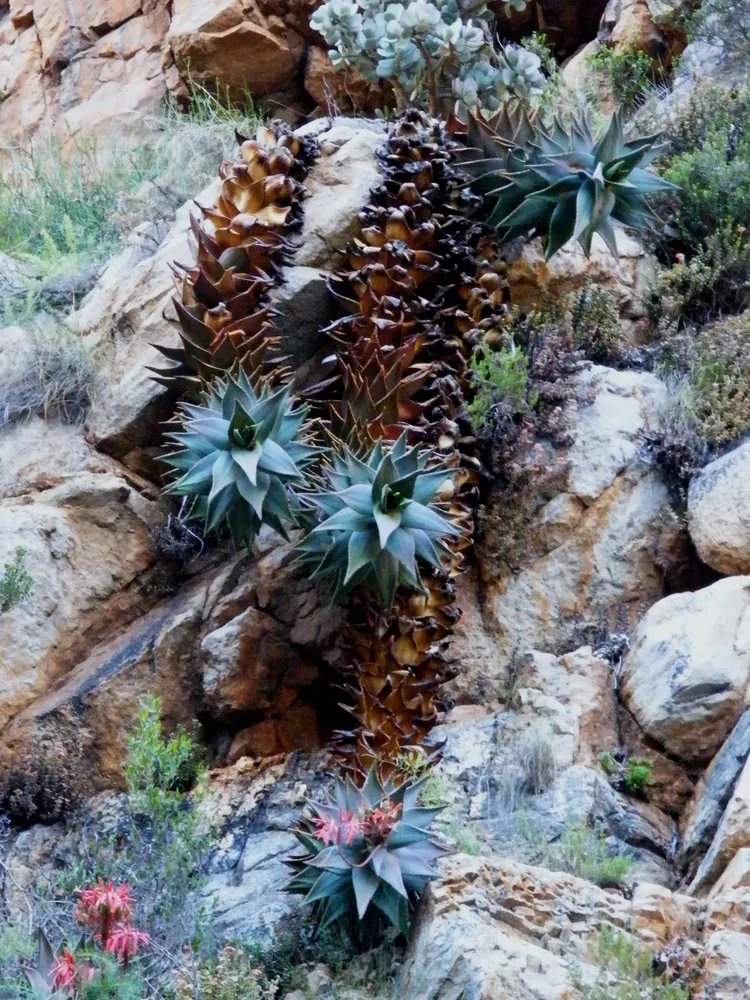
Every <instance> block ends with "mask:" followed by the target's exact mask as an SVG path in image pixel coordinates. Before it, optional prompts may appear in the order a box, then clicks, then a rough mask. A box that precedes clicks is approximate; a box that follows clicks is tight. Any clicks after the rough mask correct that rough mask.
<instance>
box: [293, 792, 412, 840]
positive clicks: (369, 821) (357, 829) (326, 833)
mask: <svg viewBox="0 0 750 1000" xmlns="http://www.w3.org/2000/svg"><path fill="white" fill-rule="evenodd" d="M400 814H401V806H400V805H396V806H394V805H392V804H391V803H390V801H386V802H385V808H383V809H380V808H377V809H371V810H368V811H367V812H365V813H364V815H363V816H362V818H359V817H357V816H355V815H354V813H353V812H352V810H351V809H350V810H349V812H345V811H344V810H343V809H339V818H338V820H336V819H335V818H334V817H333V816H316V817H315V819H314V820H313V823H314V824H315V836H316V837H317V838H318V840H322V841H323V843H324V844H325V845H326V847H329V846H330V845H331V844H334V845H338V846H340V845H341V844H349V845H350V846H351V844H352V842H353V840H354V838H355V837H356V836H357V835H359V834H361V835H362V836H363V837H364V838H365V840H366V841H367V842H368V843H370V844H382V843H384V842H385V841H386V840H387V839H388V837H389V836H390V834H391V833H392V831H393V829H394V827H395V826H396V824H397V823H398V820H399V816H400Z"/></svg>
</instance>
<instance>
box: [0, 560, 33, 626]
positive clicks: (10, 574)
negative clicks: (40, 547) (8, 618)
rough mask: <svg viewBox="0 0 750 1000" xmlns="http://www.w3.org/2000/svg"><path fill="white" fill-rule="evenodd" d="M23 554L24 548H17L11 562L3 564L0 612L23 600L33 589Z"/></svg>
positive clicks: (0, 584) (0, 585)
mask: <svg viewBox="0 0 750 1000" xmlns="http://www.w3.org/2000/svg"><path fill="white" fill-rule="evenodd" d="M25 556H26V550H25V549H22V548H18V549H16V556H15V559H14V560H13V562H11V563H6V564H5V571H4V572H3V575H2V576H1V577H0V614H3V613H4V612H5V611H10V609H11V608H12V607H14V605H16V604H20V603H21V601H25V600H26V598H27V597H28V596H29V594H30V593H31V591H32V590H33V589H34V579H33V577H32V576H31V574H30V573H29V572H28V571H27V570H26V568H25V567H24V564H23V563H24V558H25Z"/></svg>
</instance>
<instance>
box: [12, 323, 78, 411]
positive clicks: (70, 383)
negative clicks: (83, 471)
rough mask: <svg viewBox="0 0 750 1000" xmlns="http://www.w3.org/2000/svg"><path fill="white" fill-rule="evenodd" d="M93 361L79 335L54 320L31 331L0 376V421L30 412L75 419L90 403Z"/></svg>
mask: <svg viewBox="0 0 750 1000" xmlns="http://www.w3.org/2000/svg"><path fill="white" fill-rule="evenodd" d="M95 379H96V365H95V363H94V359H93V357H92V354H91V351H90V350H89V348H88V347H87V346H86V344H85V342H84V340H83V338H81V337H80V336H78V335H77V334H75V333H73V332H72V331H70V330H68V329H67V328H65V327H63V326H58V325H57V324H53V323H42V324H39V325H37V326H36V327H35V328H34V329H32V330H31V332H30V333H29V340H28V352H27V354H25V355H24V357H23V359H22V361H21V363H20V364H19V365H18V366H13V367H11V368H10V369H9V372H8V374H7V375H6V376H5V377H4V378H3V380H2V381H1V382H0V400H2V403H1V404H0V406H1V407H2V408H1V409H0V426H2V425H3V424H6V423H10V422H12V421H15V420H20V419H23V418H24V417H28V416H29V415H30V414H32V413H36V414H39V415H40V416H43V417H44V418H45V419H50V418H55V419H57V420H61V421H63V422H65V423H79V422H80V421H82V420H83V418H84V417H85V415H86V413H87V412H88V409H89V407H90V406H91V399H92V392H93V387H94V382H95Z"/></svg>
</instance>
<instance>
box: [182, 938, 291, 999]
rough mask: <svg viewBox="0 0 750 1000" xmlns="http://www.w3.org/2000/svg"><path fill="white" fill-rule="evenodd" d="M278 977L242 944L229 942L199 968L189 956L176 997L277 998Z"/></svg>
mask: <svg viewBox="0 0 750 1000" xmlns="http://www.w3.org/2000/svg"><path fill="white" fill-rule="evenodd" d="M278 989H279V982H278V980H271V981H270V982H269V980H267V979H266V977H265V976H264V975H263V971H262V970H261V969H260V968H259V967H258V966H257V965H256V963H255V962H254V961H253V959H252V957H251V956H250V955H249V954H248V953H247V952H246V951H244V950H243V949H242V948H241V947H235V946H232V945H225V946H224V947H223V948H222V950H221V951H220V952H219V955H218V958H212V959H204V960H203V961H201V962H200V963H199V964H198V966H197V968H195V967H194V966H193V964H192V963H191V962H190V961H189V960H187V961H186V962H185V963H184V965H183V968H182V970H181V972H180V974H179V975H178V977H177V979H176V982H175V989H174V996H175V1000H273V998H274V997H275V996H276V995H277V994H278Z"/></svg>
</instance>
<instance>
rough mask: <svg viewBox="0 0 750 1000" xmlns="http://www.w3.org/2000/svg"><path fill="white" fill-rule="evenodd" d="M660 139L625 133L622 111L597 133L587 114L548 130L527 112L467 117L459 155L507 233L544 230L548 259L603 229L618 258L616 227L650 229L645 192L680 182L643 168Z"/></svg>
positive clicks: (587, 248) (492, 219)
mask: <svg viewBox="0 0 750 1000" xmlns="http://www.w3.org/2000/svg"><path fill="white" fill-rule="evenodd" d="M493 125H494V126H495V128H493ZM496 129H497V130H496ZM658 138H659V136H645V137H634V138H629V137H627V136H626V134H625V131H624V128H623V123H622V116H621V115H620V113H619V112H618V113H616V114H614V115H613V116H612V118H611V120H610V122H609V125H608V127H607V128H606V129H605V130H604V131H603V132H602V133H601V134H599V135H596V136H595V135H594V133H593V131H592V128H591V123H590V121H589V119H588V117H587V116H585V115H584V116H578V117H573V118H572V120H571V124H570V127H569V128H566V127H565V125H564V124H563V123H562V122H561V121H560V120H559V119H556V120H555V121H554V123H553V124H552V126H551V127H550V128H546V127H545V126H544V125H542V124H541V123H540V122H538V121H535V120H534V119H531V118H528V117H525V116H523V117H521V116H516V117H515V118H513V119H511V118H508V116H505V117H498V118H497V119H496V120H495V122H494V123H493V122H485V121H483V120H481V119H478V118H476V117H474V116H470V118H469V126H468V137H467V141H468V144H469V147H470V148H469V149H468V150H467V151H466V152H465V153H464V154H463V155H462V157H461V160H462V163H463V166H464V167H465V169H466V170H467V171H468V172H469V174H470V175H471V177H472V188H473V190H474V191H475V192H477V193H478V194H481V195H483V196H484V198H485V201H486V203H487V205H488V211H489V218H488V222H489V223H490V225H493V226H496V227H497V228H498V229H499V230H500V233H501V235H502V238H503V239H505V240H511V239H514V238H515V237H517V236H525V235H527V234H530V233H532V234H535V235H537V236H542V237H543V238H544V240H545V243H546V252H547V259H549V258H550V257H552V256H553V255H554V254H555V253H557V252H558V250H560V249H562V247H564V246H565V245H566V244H567V243H569V242H570V241H571V240H578V242H579V243H580V244H581V246H582V247H583V249H584V252H585V253H586V254H587V255H588V254H589V253H590V252H591V243H592V240H593V238H594V235H595V234H596V233H598V234H599V235H600V236H601V237H602V239H603V240H604V242H605V243H606V244H607V246H608V247H609V249H610V250H611V251H612V253H613V254H614V255H615V256H617V240H616V235H615V230H614V225H615V224H620V225H623V226H630V227H632V228H635V229H645V228H649V227H650V226H652V225H653V224H654V223H655V222H656V221H658V219H657V216H656V215H654V213H653V212H652V211H651V209H650V208H649V205H648V200H647V199H648V196H649V195H651V194H655V193H657V192H659V191H669V190H674V188H675V185H674V184H670V183H669V182H668V181H665V180H663V179H662V178H661V177H658V176H657V175H656V174H653V173H650V172H649V171H648V170H647V169H646V167H648V166H649V165H650V164H651V163H653V161H654V160H655V158H656V157H657V156H658V155H659V153H660V152H662V150H663V149H664V146H663V145H659V144H657V143H658Z"/></svg>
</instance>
